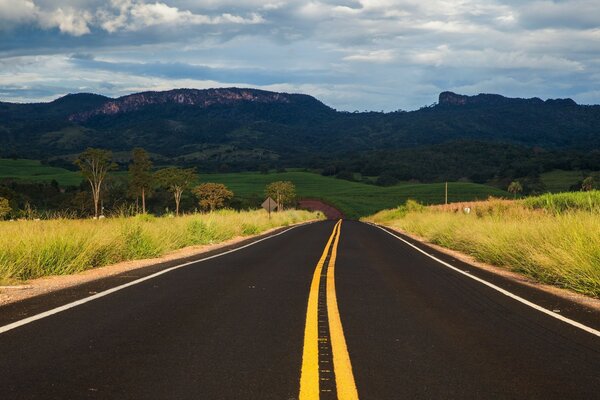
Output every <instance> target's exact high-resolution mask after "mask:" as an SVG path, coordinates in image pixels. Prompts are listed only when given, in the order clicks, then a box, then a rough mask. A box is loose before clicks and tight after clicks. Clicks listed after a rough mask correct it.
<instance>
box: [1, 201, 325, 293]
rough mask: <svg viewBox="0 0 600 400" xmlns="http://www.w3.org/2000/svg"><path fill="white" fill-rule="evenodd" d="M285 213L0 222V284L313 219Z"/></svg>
mask: <svg viewBox="0 0 600 400" xmlns="http://www.w3.org/2000/svg"><path fill="white" fill-rule="evenodd" d="M318 217H319V216H318V214H316V213H310V212H307V211H299V210H289V211H285V212H281V213H272V214H271V219H269V217H268V215H267V213H266V212H265V211H264V210H256V211H244V212H236V211H230V210H222V211H217V212H214V213H212V214H195V215H187V216H183V217H179V218H172V217H162V218H156V217H153V216H150V215H140V216H137V217H130V218H111V219H103V220H72V219H58V220H48V221H44V220H42V221H2V222H0V282H4V283H7V282H14V281H20V280H26V279H32V278H37V277H41V276H46V275H64V274H71V273H74V272H78V271H83V270H86V269H90V268H94V267H99V266H104V265H108V264H112V263H116V262H119V261H124V260H135V259H142V258H150V257H157V256H160V255H163V254H166V253H168V252H170V251H173V250H177V249H180V248H183V247H186V246H192V245H202V244H212V243H219V242H223V241H226V240H228V239H232V238H234V237H236V236H249V235H255V234H259V233H262V232H264V231H266V230H268V229H271V228H275V227H281V226H288V225H291V224H294V223H297V222H302V221H307V220H310V219H315V218H318Z"/></svg>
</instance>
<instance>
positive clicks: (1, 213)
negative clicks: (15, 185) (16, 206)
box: [0, 197, 11, 218]
mask: <svg viewBox="0 0 600 400" xmlns="http://www.w3.org/2000/svg"><path fill="white" fill-rule="evenodd" d="M10 211H11V208H10V204H9V203H8V199H5V198H4V197H0V218H4V217H6V215H7V214H8V213H9V212H10Z"/></svg>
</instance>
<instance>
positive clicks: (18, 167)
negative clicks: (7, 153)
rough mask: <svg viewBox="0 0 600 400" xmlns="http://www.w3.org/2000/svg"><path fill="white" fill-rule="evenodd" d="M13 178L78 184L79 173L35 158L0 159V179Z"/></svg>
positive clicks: (67, 184) (79, 180)
mask: <svg viewBox="0 0 600 400" xmlns="http://www.w3.org/2000/svg"><path fill="white" fill-rule="evenodd" d="M2 178H14V179H19V180H24V181H31V182H50V181H52V180H53V179H54V180H56V181H57V182H58V183H59V184H60V185H63V186H79V184H80V183H81V180H82V177H81V174H79V173H78V172H74V171H69V170H66V169H64V168H57V167H51V166H48V165H43V164H42V163H40V162H39V161H37V160H11V159H0V179H2Z"/></svg>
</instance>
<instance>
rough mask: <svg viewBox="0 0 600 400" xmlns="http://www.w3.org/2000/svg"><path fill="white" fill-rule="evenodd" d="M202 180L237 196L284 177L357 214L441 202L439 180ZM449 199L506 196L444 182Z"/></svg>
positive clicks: (305, 193)
mask: <svg viewBox="0 0 600 400" xmlns="http://www.w3.org/2000/svg"><path fill="white" fill-rule="evenodd" d="M200 179H201V180H202V181H210V182H218V183H224V184H225V185H227V186H228V187H229V188H231V190H233V191H234V193H235V194H236V196H237V197H241V198H248V199H252V198H262V197H263V196H264V195H263V193H264V187H265V186H266V185H267V184H268V183H270V182H273V181H278V180H288V181H292V182H293V183H294V184H295V185H296V189H297V192H298V195H299V196H300V197H305V198H318V199H322V200H324V201H326V202H328V203H331V204H332V205H334V206H336V207H338V208H339V209H340V210H341V211H342V212H343V213H344V214H346V216H348V217H350V218H357V217H360V216H365V215H369V214H372V213H374V212H377V211H379V210H382V209H385V208H390V207H395V206H397V205H399V204H403V203H404V202H405V201H406V200H407V199H415V200H418V201H420V202H422V203H424V204H436V203H443V202H444V184H443V183H431V184H423V183H412V184H411V183H402V184H399V185H395V186H391V187H380V186H374V185H366V184H364V183H359V182H349V181H345V180H342V179H334V178H329V177H324V176H321V175H317V174H313V173H307V172H299V171H295V172H282V173H270V174H259V173H252V172H247V173H238V174H209V175H201V176H200ZM448 193H449V195H448V197H449V201H464V200H475V199H481V200H483V199H487V198H488V197H489V196H508V193H506V192H504V191H502V190H500V189H496V188H493V187H491V186H485V185H479V184H475V183H463V182H451V183H449V184H448Z"/></svg>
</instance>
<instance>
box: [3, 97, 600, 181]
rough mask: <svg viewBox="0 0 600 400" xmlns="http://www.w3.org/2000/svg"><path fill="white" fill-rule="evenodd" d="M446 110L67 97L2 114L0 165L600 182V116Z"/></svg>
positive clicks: (465, 101)
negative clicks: (108, 154)
mask: <svg viewBox="0 0 600 400" xmlns="http://www.w3.org/2000/svg"><path fill="white" fill-rule="evenodd" d="M439 100H440V101H439V102H438V103H437V104H435V105H434V106H430V107H423V108H421V109H419V110H415V111H397V112H389V113H383V112H355V113H351V112H341V111H336V110H334V109H333V108H331V107H328V106H327V105H325V104H324V103H322V102H321V101H319V100H318V99H316V98H314V97H312V96H309V95H304V94H289V93H278V92H269V91H264V90H258V89H241V88H218V89H173V90H170V91H161V92H140V93H133V94H131V95H127V96H122V97H119V98H116V99H113V98H109V97H105V96H100V95H95V94H89V93H87V94H86V93H81V94H70V95H67V96H63V97H61V98H59V99H56V100H54V101H52V102H49V103H35V104H15V103H0V142H1V143H2V146H0V156H3V157H7V156H14V157H23V158H34V159H48V160H53V162H58V161H57V160H63V162H64V163H65V165H70V164H71V161H70V160H71V159H72V156H73V154H76V153H78V152H80V151H82V150H84V149H85V148H86V147H101V148H107V149H110V150H113V151H116V152H121V153H122V152H128V151H130V150H131V149H132V148H133V147H144V148H146V149H147V150H149V151H151V152H152V153H155V154H157V155H159V156H160V159H161V161H164V162H169V163H171V164H180V165H190V166H197V167H198V168H199V169H204V170H223V169H229V170H231V169H234V170H248V169H253V170H256V169H259V168H263V167H264V166H271V167H309V168H320V169H327V170H332V168H329V167H331V166H333V167H334V168H333V170H336V171H339V170H341V169H347V170H352V171H358V172H361V173H362V172H364V173H365V174H367V175H378V174H381V173H383V172H386V173H391V174H394V175H395V176H397V177H401V178H402V179H427V180H435V179H441V178H442V177H444V178H445V177H447V176H448V175H450V177H457V179H458V178H463V177H466V178H469V179H477V180H478V181H481V180H485V179H494V177H496V176H509V175H510V176H518V174H522V173H525V172H527V171H529V172H531V173H533V174H536V173H539V172H540V171H543V170H547V169H549V168H558V167H560V168H563V169H584V168H587V169H596V170H600V106H581V105H577V104H576V103H575V102H574V101H573V100H571V99H558V100H557V99H548V100H546V101H544V100H541V99H539V98H531V99H513V98H508V97H504V96H501V95H494V94H480V95H476V96H465V95H460V94H456V93H452V92H442V93H441V94H440V97H439ZM465 144H469V145H467V146H465ZM477 149H479V150H477ZM382 152H383V153H382ZM419 157H421V158H424V159H425V160H436V161H435V162H422V161H421V160H420V159H419ZM165 160H166V161H165ZM493 160H496V161H493ZM415 166H418V167H415ZM461 166H468V167H465V168H463V169H461ZM450 170H452V171H453V172H452V173H450V172H448V171H450ZM529 172H527V173H529ZM346 175H347V174H346Z"/></svg>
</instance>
